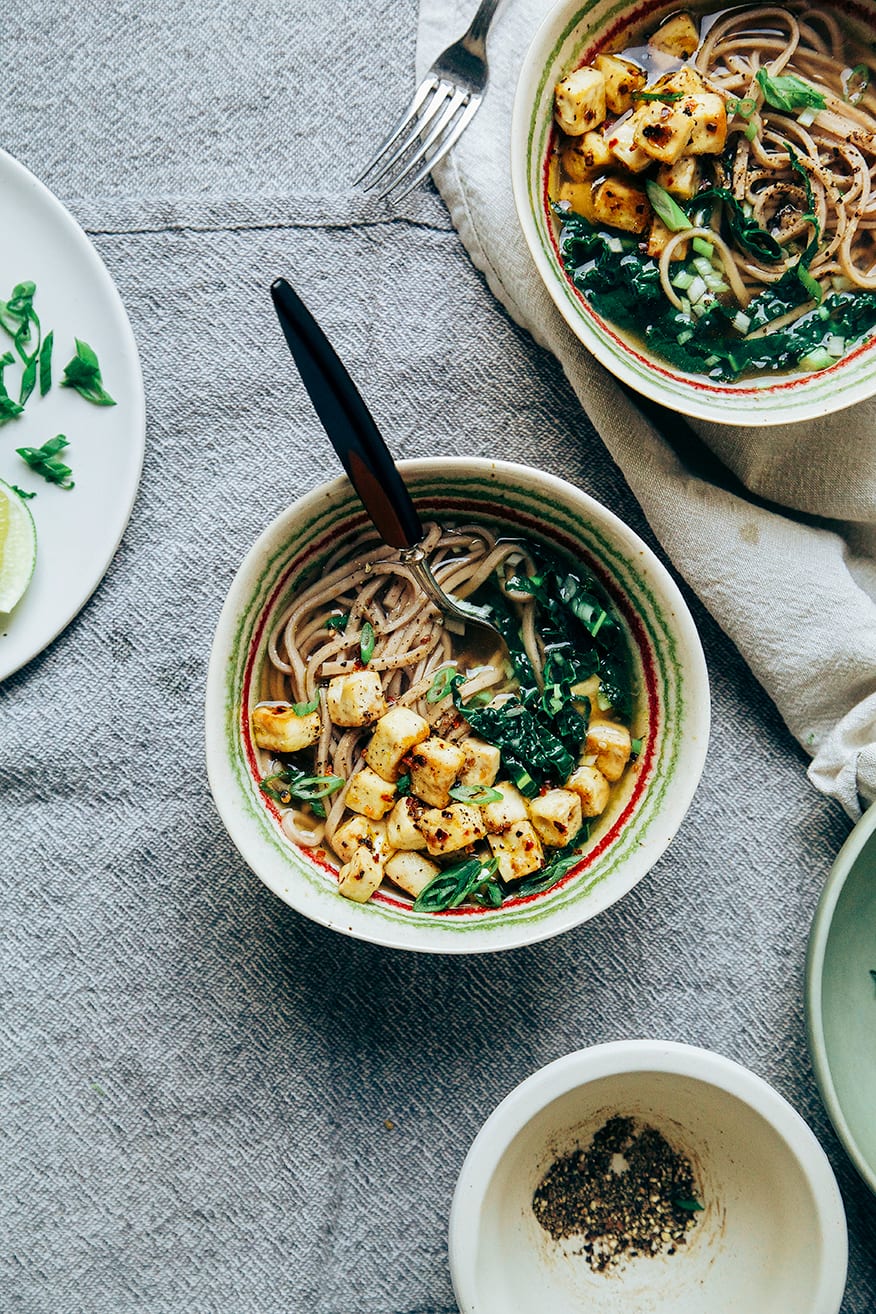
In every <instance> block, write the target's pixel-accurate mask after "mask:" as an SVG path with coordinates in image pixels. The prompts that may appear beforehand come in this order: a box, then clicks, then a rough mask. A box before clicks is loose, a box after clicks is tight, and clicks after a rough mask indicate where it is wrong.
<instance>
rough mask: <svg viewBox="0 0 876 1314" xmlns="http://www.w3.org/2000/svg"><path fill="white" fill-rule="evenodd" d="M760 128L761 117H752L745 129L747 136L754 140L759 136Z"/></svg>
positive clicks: (749, 139)
mask: <svg viewBox="0 0 876 1314" xmlns="http://www.w3.org/2000/svg"><path fill="white" fill-rule="evenodd" d="M759 128H760V119H759V118H757V119H752V120H751V121H750V123H749V124H748V126H747V128H746V129H745V136H746V138H747V139H748V141H754V139H755V137H756V136H757V133H758V129H759Z"/></svg>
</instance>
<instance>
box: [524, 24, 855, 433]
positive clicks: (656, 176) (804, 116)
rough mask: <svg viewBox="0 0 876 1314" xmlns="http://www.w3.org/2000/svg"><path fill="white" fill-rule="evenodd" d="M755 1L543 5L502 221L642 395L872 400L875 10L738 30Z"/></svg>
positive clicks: (685, 409) (830, 408) (808, 404)
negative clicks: (514, 216)
mask: <svg viewBox="0 0 876 1314" xmlns="http://www.w3.org/2000/svg"><path fill="white" fill-rule="evenodd" d="M759 8H760V7H758V6H734V7H729V6H723V5H720V4H700V3H696V2H695V3H692V4H687V5H685V6H684V7H683V11H682V6H680V5H679V4H678V2H677V0H640V2H639V3H635V4H617V3H615V2H614V0H584V2H583V3H582V0H561V3H559V4H557V5H556V6H555V7H553V8H552V9H551V10H550V12H549V13H548V15H547V17H546V18H545V20H544V22H543V23H542V25H541V27H540V28H539V30H538V31H537V33H536V35H535V37H534V39H533V41H532V44H531V46H530V49H529V51H528V53H527V55H526V58H525V60H524V63H523V66H522V69H521V73H520V77H519V81H518V86H517V91H516V96H515V101H514V110H513V119H512V128H511V179H512V184H513V189H514V198H515V203H516V207H517V212H518V216H519V221H520V224H521V227H522V231H523V234H524V236H525V239H526V242H527V245H528V247H529V250H530V252H531V255H532V259H533V261H534V263H535V266H536V269H537V270H538V272H539V274H540V275H541V277H542V279H543V281H544V283H545V286H546V288H547V290H548V292H549V293H550V295H551V297H552V299H553V301H554V302H555V304H556V306H557V308H558V309H559V311H560V313H561V314H562V315H563V317H564V319H565V320H566V323H567V324H568V325H569V327H570V328H571V330H572V331H573V332H574V333H575V334H576V335H577V337H578V338H579V339H580V341H581V342H582V343H583V345H584V346H585V347H586V348H587V349H588V350H589V351H590V352H591V353H592V354H593V355H594V356H595V357H596V359H597V360H599V361H600V362H601V363H602V364H603V365H605V366H606V367H607V368H608V369H609V370H610V371H611V372H612V373H613V374H614V375H615V376H616V377H617V378H618V379H620V380H622V381H623V382H624V383H626V384H628V385H630V386H631V387H633V388H634V389H636V390H637V391H638V392H640V393H642V394H643V395H644V396H646V397H649V398H650V399H652V400H653V401H657V402H659V403H662V404H663V405H665V406H666V407H668V408H669V409H671V410H673V411H676V412H678V413H680V414H684V415H689V416H692V417H697V418H700V419H704V420H710V421H714V422H717V423H722V424H729V425H740V426H759V425H780V424H787V423H791V422H796V421H802V420H811V419H813V418H816V417H822V416H825V415H828V414H830V413H832V412H834V411H837V410H840V409H842V408H844V407H847V406H850V405H852V404H853V403H856V402H858V401H862V400H864V399H865V398H868V397H870V396H871V395H872V394H873V393H874V392H876V245H874V243H873V240H872V234H873V232H874V230H876V188H874V187H873V184H872V178H873V176H876V135H874V132H876V59H874V57H873V50H872V43H873V41H874V38H876V3H874V0H841V2H840V3H839V4H836V5H830V6H827V7H825V8H823V9H819V7H818V6H808V7H806V8H805V10H804V9H803V7H802V6H798V5H791V6H779V7H776V6H763V7H762V8H763V13H764V18H763V19H761V20H757V19H756V18H748V17H747V18H746V19H745V20H744V22H743V20H742V18H741V16H742V15H743V14H746V15H756V14H757V13H758V11H759ZM819 13H821V14H825V15H826V17H824V18H820V17H818V15H819ZM788 14H791V15H796V16H797V18H799V19H800V23H799V24H797V26H796V27H793V26H792V25H793V24H794V23H796V18H793V17H791V18H788V19H787V21H786V20H785V19H784V18H783V17H782V16H783V15H788ZM732 15H738V16H739V17H738V20H735V21H738V22H739V23H740V24H741V26H739V27H738V28H737V29H735V30H733V31H730V32H728V33H726V35H725V36H721V33H722V32H723V29H722V28H721V24H722V23H725V22H730V21H734V20H733V19H732V18H731V16H732ZM674 16H675V17H674ZM685 16H687V22H688V23H689V24H690V27H689V30H688V35H687V36H686V34H685V31H684V28H683V26H682V30H681V31H680V32H679V30H678V29H677V28H675V27H674V26H673V24H675V23H676V21H680V22H682V23H683V21H684V18H685ZM761 29H769V30H770V31H765V32H764V33H763V35H762V37H758V36H752V35H751V33H754V32H755V31H760V30H761ZM770 32H772V35H770ZM667 33H668V35H666V34H667ZM794 33H798V34H799V43H798V47H797V51H796V53H794V54H793V55H792V57H791V58H790V60H789V59H788V50H789V47H790V44H791V43H792V36H793V34H794ZM719 38H720V39H719ZM793 39H796V37H795V36H794V37H793ZM710 41H712V43H713V44H711V45H709V42H710ZM655 43H656V44H655ZM697 43H699V45H697ZM658 47H659V48H658ZM816 47H824V49H816ZM716 52H717V53H716ZM725 56H728V57H729V61H730V62H732V61H736V68H737V72H733V71H729V72H728V68H727V64H726V63H724V58H725ZM608 57H611V58H608ZM619 59H620V60H626V63H619V62H617V61H618V60H619ZM585 70H586V72H585ZM600 78H601V79H602V80H601V81H600ZM759 78H760V79H762V81H759V80H758V79H759ZM871 80H872V82H873V86H872V87H871V85H870V83H871ZM561 83H562V84H563V87H564V88H565V90H564V91H561V92H560V93H559V96H560V99H559V100H558V99H556V98H555V97H556V95H557V88H558V84H561ZM783 101H784V105H785V107H784V108H783V107H782V102H783ZM555 112H556V114H555ZM556 115H559V116H560V118H561V119H562V120H563V126H562V127H561V126H560V123H559V122H558V119H557V117H556ZM686 115H687V117H685V116H686ZM590 120H592V122H593V123H594V125H595V126H593V127H589V128H587V130H586V131H582V128H585V126H586V124H587V122H588V121H590ZM691 124H693V125H694V127H693V128H692V127H691ZM710 133H711V134H712V135H711V136H710V135H709V134H710ZM686 138H687V139H688V140H687V145H685V146H684V147H683V150H682V154H681V155H680V156H678V157H677V158H675V155H676V151H677V150H678V149H679V147H680V145H681V144H682V143H683V142H684V141H685V139H686ZM642 143H645V145H646V146H647V149H644V148H643V146H642ZM789 146H790V149H789ZM649 152H654V153H652V154H649ZM672 160H674V162H670V161H672ZM720 187H723V189H724V192H723V194H722V195H720V196H719V195H717V193H716V189H718V188H720ZM727 193H730V195H727ZM865 193H866V194H865ZM698 198H702V199H699V200H698ZM686 223H688V224H693V225H694V226H695V234H694V235H692V236H689V237H685V235H684V231H683V230H684V226H685V224H686ZM670 242H672V243H673V246H672V250H671V251H667V250H666V248H667V245H668V244H669V243H670ZM649 261H650V267H651V268H650V273H649V272H648V271H647V269H646V264H647V262H649ZM621 262H626V264H625V270H626V272H624V270H623V269H622V268H621ZM661 265H662V268H661ZM658 274H659V277H658ZM783 276H784V277H783ZM780 279H781V281H780Z"/></svg>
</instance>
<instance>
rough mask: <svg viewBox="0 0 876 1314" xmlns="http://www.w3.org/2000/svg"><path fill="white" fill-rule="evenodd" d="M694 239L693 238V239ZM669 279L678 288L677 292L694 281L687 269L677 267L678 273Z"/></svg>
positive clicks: (683, 290) (684, 290) (685, 288)
mask: <svg viewBox="0 0 876 1314" xmlns="http://www.w3.org/2000/svg"><path fill="white" fill-rule="evenodd" d="M696 240H697V239H696V238H694V241H696ZM669 281H670V282H671V283H672V286H673V287H675V288H678V290H679V292H686V291H687V289H688V288H689V287H690V285H691V283H692V282H693V281H694V276H693V274H691V273H690V272H689V271H688V270H687V269H679V271H678V273H677V274H676V275H675V276H674V277H673V278H671V279H670V280H669Z"/></svg>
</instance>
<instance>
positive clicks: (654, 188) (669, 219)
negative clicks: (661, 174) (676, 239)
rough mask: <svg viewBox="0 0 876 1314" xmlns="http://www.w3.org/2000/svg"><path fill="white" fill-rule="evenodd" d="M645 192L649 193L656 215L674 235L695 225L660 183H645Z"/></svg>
mask: <svg viewBox="0 0 876 1314" xmlns="http://www.w3.org/2000/svg"><path fill="white" fill-rule="evenodd" d="M645 191H646V192H647V193H648V200H649V201H650V202H651V205H652V207H653V209H654V213H655V214H656V215H657V217H658V218H659V219H661V220H662V222H663V223H664V224H665V225H666V227H667V228H668V229H669V230H670V232H673V233H681V232H683V231H684V229H685V228H692V227H693V224H692V223H691V221H690V219H689V218H688V217H687V215H686V214H685V213H684V210H682V208H681V206H680V205H679V204H678V202H677V201H675V200H673V198H672V197H671V196H670V195H669V192H667V190H666V188H665V187H661V186H660V184H659V183H656V182H654V181H653V180H652V179H650V178H649V179H648V181H647V182H646V183H645Z"/></svg>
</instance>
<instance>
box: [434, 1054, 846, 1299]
mask: <svg viewBox="0 0 876 1314" xmlns="http://www.w3.org/2000/svg"><path fill="white" fill-rule="evenodd" d="M614 1114H624V1115H628V1116H632V1117H634V1118H636V1119H637V1120H640V1121H641V1122H642V1123H643V1124H646V1125H650V1126H652V1127H655V1128H656V1129H657V1130H658V1131H659V1132H661V1133H662V1134H663V1135H664V1136H665V1138H666V1139H667V1140H668V1141H669V1143H670V1145H671V1146H672V1147H673V1149H675V1150H676V1151H679V1152H681V1153H683V1154H684V1155H686V1157H687V1158H688V1159H689V1160H690V1162H691V1164H692V1165H693V1167H694V1171H695V1176H696V1179H697V1185H698V1190H699V1192H700V1196H699V1198H700V1199H701V1201H702V1203H703V1205H704V1209H703V1211H702V1213H699V1214H698V1215H697V1222H696V1225H695V1226H694V1227H693V1228H691V1230H690V1231H689V1233H688V1239H687V1242H686V1244H685V1245H683V1246H679V1247H678V1248H677V1249H676V1251H675V1253H674V1254H672V1255H670V1254H662V1255H657V1256H653V1257H648V1258H641V1257H640V1258H636V1259H628V1260H627V1261H625V1262H622V1263H621V1264H619V1265H618V1266H617V1267H612V1268H610V1269H608V1270H606V1271H604V1272H594V1271H593V1270H592V1269H591V1267H590V1265H589V1264H588V1262H587V1260H586V1258H585V1257H584V1256H583V1255H582V1254H581V1253H577V1251H580V1246H579V1247H576V1246H575V1245H574V1244H573V1243H572V1242H573V1241H574V1239H572V1241H571V1242H570V1241H567V1242H556V1241H554V1240H553V1239H552V1238H551V1236H550V1235H549V1233H548V1232H546V1231H545V1230H544V1229H543V1228H542V1227H541V1226H540V1224H539V1223H538V1222H537V1220H536V1218H535V1215H534V1213H533V1210H532V1197H533V1193H534V1191H535V1190H536V1188H537V1186H538V1185H539V1183H540V1182H541V1180H542V1178H543V1176H544V1174H545V1172H546V1171H547V1169H548V1168H549V1167H550V1166H551V1164H552V1163H553V1162H554V1161H555V1160H556V1159H557V1158H559V1157H561V1156H563V1155H566V1154H569V1153H571V1152H572V1151H574V1150H576V1149H586V1147H587V1146H588V1144H589V1140H590V1137H591V1136H592V1134H593V1132H595V1131H596V1130H598V1128H599V1127H600V1126H602V1125H603V1124H604V1123H605V1122H606V1120H607V1119H608V1118H609V1117H611V1116H612V1115H614ZM847 1261H848V1239H847V1231H846V1221H845V1214H844V1211H843V1205H842V1199H841V1197H840V1193H839V1189H838V1187H837V1184H836V1179H835V1178H834V1175H833V1171H832V1169H831V1167H830V1164H829V1163H828V1160H827V1157H826V1155H825V1154H824V1151H823V1150H822V1148H821V1146H820V1145H819V1143H818V1141H817V1140H816V1139H815V1137H814V1136H813V1134H812V1132H811V1131H810V1130H809V1128H808V1127H807V1125H806V1123H805V1122H804V1121H803V1120H802V1118H801V1117H800V1116H799V1114H798V1113H796V1112H795V1110H794V1109H793V1108H792V1107H791V1105H790V1104H788V1103H787V1101H786V1100H784V1099H783V1098H782V1097H781V1096H780V1095H779V1094H777V1092H776V1091H774V1090H773V1089H772V1087H770V1086H768V1085H767V1083H766V1082H764V1081H763V1080H761V1078H760V1077H757V1076H755V1075H754V1074H753V1073H752V1072H749V1071H748V1070H747V1069H746V1068H743V1067H740V1065H739V1064H737V1063H734V1062H732V1061H731V1060H730V1059H727V1058H723V1057H721V1055H719V1054H715V1053H712V1052H710V1051H708V1050H704V1049H697V1048H694V1047H693V1046H690V1045H681V1044H676V1043H673V1042H668V1041H652V1040H633V1041H618V1042H615V1043H612V1044H607V1045H595V1046H593V1047H592V1048H591V1049H584V1050H581V1051H579V1052H578V1053H575V1054H569V1055H567V1056H566V1057H565V1058H561V1059H558V1060H557V1061H556V1062H554V1063H550V1064H548V1066H547V1067H545V1068H542V1069H541V1070H540V1071H539V1072H536V1073H535V1074H534V1075H533V1076H531V1077H529V1078H528V1079H527V1080H526V1081H524V1082H523V1083H522V1084H521V1085H520V1086H518V1087H517V1089H516V1090H514V1091H512V1093H511V1094H510V1095H509V1096H507V1098H506V1099H504V1100H503V1101H502V1103H501V1104H500V1105H499V1106H498V1108H497V1109H496V1110H495V1112H494V1113H493V1114H492V1115H491V1116H490V1117H489V1118H488V1119H487V1121H486V1123H485V1124H484V1126H483V1128H482V1129H481V1131H480V1132H479V1134H478V1136H477V1138H476V1140H475V1142H474V1144H473V1145H472V1147H471V1149H470V1150H469V1153H468V1156H467V1157H466V1160H465V1162H464V1164H463V1167H462V1171H461V1173H460V1176H459V1181H458V1184H457V1187H456V1192H455V1194H454V1198H453V1208H452V1212H451V1217H450V1263H451V1271H452V1276H453V1285H454V1290H455V1292H456V1298H457V1301H458V1303H459V1308H460V1311H461V1314H545V1311H549V1312H550V1314H580V1311H582V1310H586V1311H587V1314H631V1311H635V1312H636V1314H646V1312H647V1314H704V1311H708V1314H743V1312H744V1314H767V1311H769V1312H770V1314H837V1311H838V1310H839V1308H840V1305H841V1303H842V1298H843V1292H844V1290H845V1282H846V1268H847Z"/></svg>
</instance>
